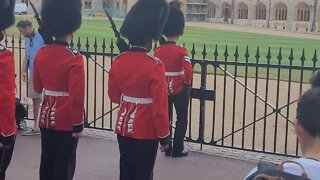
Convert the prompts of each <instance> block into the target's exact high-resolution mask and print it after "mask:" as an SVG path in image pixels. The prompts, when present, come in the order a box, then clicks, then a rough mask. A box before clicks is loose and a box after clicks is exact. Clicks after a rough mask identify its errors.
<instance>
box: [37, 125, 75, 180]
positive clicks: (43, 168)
mask: <svg viewBox="0 0 320 180" xmlns="http://www.w3.org/2000/svg"><path fill="white" fill-rule="evenodd" d="M77 145H78V139H77V138H74V137H73V136H72V132H62V131H54V130H48V129H41V149H42V152H41V163H40V180H72V178H73V175H74V172H75V168H76V150H77Z"/></svg>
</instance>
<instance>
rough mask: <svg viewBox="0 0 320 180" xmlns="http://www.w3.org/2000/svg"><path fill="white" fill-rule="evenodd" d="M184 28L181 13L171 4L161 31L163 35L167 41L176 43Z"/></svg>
mask: <svg viewBox="0 0 320 180" xmlns="http://www.w3.org/2000/svg"><path fill="white" fill-rule="evenodd" d="M184 27H185V20H184V15H183V13H182V11H181V10H180V9H178V8H177V7H175V6H174V5H172V4H171V8H170V13H169V17H168V20H167V24H166V26H165V28H164V30H163V34H164V35H165V36H166V37H167V39H168V40H171V41H177V40H178V39H179V36H182V35H183V32H184Z"/></svg>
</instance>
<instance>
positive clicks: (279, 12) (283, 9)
mask: <svg viewBox="0 0 320 180" xmlns="http://www.w3.org/2000/svg"><path fill="white" fill-rule="evenodd" d="M287 14H288V8H287V6H286V5H285V4H284V3H277V4H276V5H275V8H274V19H275V20H278V21H286V20H287Z"/></svg>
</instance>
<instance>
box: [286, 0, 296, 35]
mask: <svg viewBox="0 0 320 180" xmlns="http://www.w3.org/2000/svg"><path fill="white" fill-rule="evenodd" d="M286 5H287V22H286V30H290V31H293V30H294V29H293V28H294V27H293V22H294V15H295V13H296V12H295V11H296V9H295V7H294V6H291V5H290V3H288V4H286Z"/></svg>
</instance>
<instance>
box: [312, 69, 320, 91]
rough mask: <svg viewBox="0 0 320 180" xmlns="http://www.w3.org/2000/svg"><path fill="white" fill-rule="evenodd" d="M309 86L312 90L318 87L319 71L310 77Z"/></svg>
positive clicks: (319, 81) (319, 84) (319, 82)
mask: <svg viewBox="0 0 320 180" xmlns="http://www.w3.org/2000/svg"><path fill="white" fill-rule="evenodd" d="M310 84H311V87H312V88H315V87H320V70H318V71H316V72H315V73H314V75H313V76H312V77H311V79H310Z"/></svg>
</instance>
